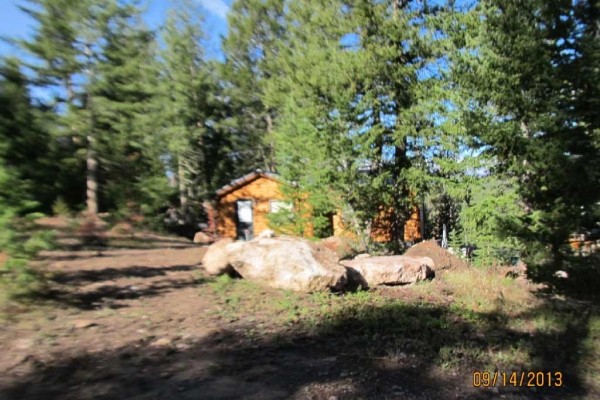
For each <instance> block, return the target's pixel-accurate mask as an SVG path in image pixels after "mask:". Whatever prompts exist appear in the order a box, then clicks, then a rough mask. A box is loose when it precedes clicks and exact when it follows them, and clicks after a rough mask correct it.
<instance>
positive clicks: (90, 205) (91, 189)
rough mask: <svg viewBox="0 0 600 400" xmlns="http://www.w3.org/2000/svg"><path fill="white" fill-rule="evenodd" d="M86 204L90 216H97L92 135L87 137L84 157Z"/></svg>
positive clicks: (95, 170) (95, 172)
mask: <svg viewBox="0 0 600 400" xmlns="http://www.w3.org/2000/svg"><path fill="white" fill-rule="evenodd" d="M86 166H87V171H86V189H87V190H86V203H87V213H88V214H89V215H90V216H96V215H97V214H98V160H97V159H96V149H95V138H94V136H93V134H92V133H90V134H89V135H88V136H87V155H86Z"/></svg>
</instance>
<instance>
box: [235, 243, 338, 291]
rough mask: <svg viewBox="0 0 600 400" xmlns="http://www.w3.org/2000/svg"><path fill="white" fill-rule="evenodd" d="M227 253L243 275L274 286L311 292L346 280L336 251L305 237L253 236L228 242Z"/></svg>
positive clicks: (335, 286) (236, 269) (332, 287)
mask: <svg viewBox="0 0 600 400" xmlns="http://www.w3.org/2000/svg"><path fill="white" fill-rule="evenodd" d="M227 254H228V258H229V262H230V263H231V265H232V266H233V268H234V269H235V271H236V272H237V273H238V274H240V275H241V276H242V278H245V279H248V280H252V281H257V282H259V283H262V284H265V285H267V286H271V287H274V288H279V289H287V290H294V291H298V292H314V291H320V290H327V289H342V288H343V287H344V285H345V284H346V279H347V278H346V269H345V268H344V267H343V266H341V265H339V264H338V262H337V261H338V258H337V256H336V255H335V253H333V252H331V251H329V250H327V249H325V248H322V247H319V246H316V245H314V244H313V243H311V242H309V241H308V240H305V239H300V238H294V237H286V236H283V237H273V238H256V239H254V240H251V241H248V242H236V243H233V244H230V245H228V246H227Z"/></svg>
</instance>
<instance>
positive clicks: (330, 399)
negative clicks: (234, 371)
mask: <svg viewBox="0 0 600 400" xmlns="http://www.w3.org/2000/svg"><path fill="white" fill-rule="evenodd" d="M329 400H338V398H337V396H330V397H329Z"/></svg>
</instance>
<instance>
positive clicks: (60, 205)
mask: <svg viewBox="0 0 600 400" xmlns="http://www.w3.org/2000/svg"><path fill="white" fill-rule="evenodd" d="M52 215H60V216H70V215H71V209H70V208H69V205H68V204H67V202H66V201H65V199H64V198H62V197H60V196H59V197H58V198H57V199H56V200H55V201H54V203H52Z"/></svg>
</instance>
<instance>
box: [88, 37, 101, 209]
mask: <svg viewBox="0 0 600 400" xmlns="http://www.w3.org/2000/svg"><path fill="white" fill-rule="evenodd" d="M85 54H86V56H87V57H88V58H89V57H91V54H92V51H91V49H90V46H89V45H87V46H86V48H85ZM86 75H87V78H88V82H91V81H92V78H93V77H92V71H91V68H90V67H89V66H88V68H87V70H86ZM89 90H90V89H89V88H88V92H87V93H86V108H87V111H88V113H89V115H90V117H89V126H88V134H87V155H86V160H85V161H86V168H87V170H86V205H87V213H88V215H89V216H92V217H95V216H97V215H98V159H97V155H96V138H95V137H94V134H95V132H94V114H93V112H92V103H93V100H92V94H91V93H90V92H89Z"/></svg>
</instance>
